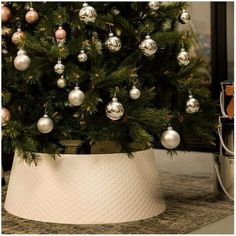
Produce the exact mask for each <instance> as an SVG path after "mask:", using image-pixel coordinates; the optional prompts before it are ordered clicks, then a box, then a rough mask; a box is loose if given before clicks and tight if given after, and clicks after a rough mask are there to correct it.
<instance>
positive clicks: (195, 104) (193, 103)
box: [186, 95, 200, 114]
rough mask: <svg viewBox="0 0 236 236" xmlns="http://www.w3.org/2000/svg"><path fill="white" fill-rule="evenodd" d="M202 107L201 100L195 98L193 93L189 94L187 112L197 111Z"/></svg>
mask: <svg viewBox="0 0 236 236" xmlns="http://www.w3.org/2000/svg"><path fill="white" fill-rule="evenodd" d="M199 108H200V104H199V101H198V100H197V99H195V98H194V97H193V96H192V95H189V100H188V101H187V102H186V112H187V113H190V114H192V113H196V112H198V110H199Z"/></svg>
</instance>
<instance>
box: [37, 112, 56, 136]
mask: <svg viewBox="0 0 236 236" xmlns="http://www.w3.org/2000/svg"><path fill="white" fill-rule="evenodd" d="M53 126H54V124H53V121H52V119H51V118H50V117H48V115H46V114H45V115H44V116H43V117H41V118H40V119H39V120H38V122H37V129H38V131H39V132H40V133H43V134H47V133H50V132H51V131H52V130H53Z"/></svg>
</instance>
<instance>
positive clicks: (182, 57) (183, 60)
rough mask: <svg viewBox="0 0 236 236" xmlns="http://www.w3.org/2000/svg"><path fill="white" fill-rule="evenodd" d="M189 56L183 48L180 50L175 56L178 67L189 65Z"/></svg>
mask: <svg viewBox="0 0 236 236" xmlns="http://www.w3.org/2000/svg"><path fill="white" fill-rule="evenodd" d="M190 59H191V57H190V55H189V54H188V53H187V52H186V51H185V49H184V48H181V51H180V53H179V54H178V56H177V60H178V63H179V65H180V66H187V65H188V64H189V63H190Z"/></svg>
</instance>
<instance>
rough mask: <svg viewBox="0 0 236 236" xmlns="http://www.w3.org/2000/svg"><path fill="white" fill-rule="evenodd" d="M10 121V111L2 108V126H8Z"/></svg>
mask: <svg viewBox="0 0 236 236" xmlns="http://www.w3.org/2000/svg"><path fill="white" fill-rule="evenodd" d="M10 119H11V113H10V111H9V110H8V109H7V108H5V107H2V109H1V123H2V126H5V125H7V123H8V122H9V120H10Z"/></svg>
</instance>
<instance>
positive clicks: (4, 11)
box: [1, 4, 11, 23]
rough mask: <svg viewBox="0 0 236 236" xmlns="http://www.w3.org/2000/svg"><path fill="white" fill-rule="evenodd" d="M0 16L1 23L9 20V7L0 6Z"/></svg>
mask: <svg viewBox="0 0 236 236" xmlns="http://www.w3.org/2000/svg"><path fill="white" fill-rule="evenodd" d="M1 15H2V18H1V19H2V23H7V22H8V21H9V20H10V18H11V10H10V8H9V7H7V6H5V5H4V4H2V10H1Z"/></svg>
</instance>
